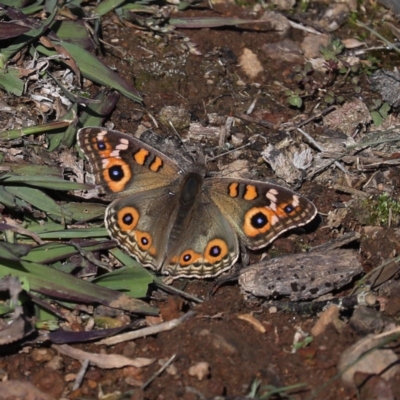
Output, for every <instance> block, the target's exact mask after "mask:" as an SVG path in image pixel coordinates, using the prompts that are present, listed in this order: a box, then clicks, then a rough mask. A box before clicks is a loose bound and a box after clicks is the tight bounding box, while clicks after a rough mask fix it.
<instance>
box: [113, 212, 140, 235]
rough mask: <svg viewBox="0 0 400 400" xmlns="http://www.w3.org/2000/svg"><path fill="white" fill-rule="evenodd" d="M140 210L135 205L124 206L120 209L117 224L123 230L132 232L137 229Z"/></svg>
mask: <svg viewBox="0 0 400 400" xmlns="http://www.w3.org/2000/svg"><path fill="white" fill-rule="evenodd" d="M139 218H140V214H139V211H138V210H137V209H136V208H134V207H124V208H121V209H120V210H119V211H118V214H117V224H118V227H119V228H120V229H121V230H122V231H123V232H130V231H132V230H133V229H135V227H136V225H137V223H138V222H139Z"/></svg>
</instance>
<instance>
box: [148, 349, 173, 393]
mask: <svg viewBox="0 0 400 400" xmlns="http://www.w3.org/2000/svg"><path fill="white" fill-rule="evenodd" d="M175 358H176V354H174V355H173V356H172V357H170V359H169V360H168V361H167V362H166V363H165V364H164V365H163V366H162V367H161V368H160V369H159V370H158V371H156V372H155V373H154V374H153V375H152V376H151V377H150V379H148V380H147V381H146V382H145V383H143V385H142V386H141V387H140V388H141V389H142V390H144V389H146V388H147V386H149V385H150V383H151V382H153V381H154V379H156V378H157V376H159V375H161V374H162V373H163V372H164V371H165V370H166V369H167V368H168V367H169V366H170V365H171V364H172V362H173V361H174V360H175Z"/></svg>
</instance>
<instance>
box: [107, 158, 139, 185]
mask: <svg viewBox="0 0 400 400" xmlns="http://www.w3.org/2000/svg"><path fill="white" fill-rule="evenodd" d="M103 178H104V180H105V181H106V182H107V186H108V188H109V189H110V190H111V191H113V192H121V191H122V190H124V188H125V185H126V184H127V183H128V182H129V180H130V179H131V178H132V172H131V169H130V167H129V165H128V164H127V163H126V162H124V161H122V160H121V159H119V158H109V159H107V164H106V166H105V168H104V170H103Z"/></svg>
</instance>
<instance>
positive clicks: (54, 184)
mask: <svg viewBox="0 0 400 400" xmlns="http://www.w3.org/2000/svg"><path fill="white" fill-rule="evenodd" d="M0 182H3V183H8V184H10V183H23V184H25V185H28V186H34V187H40V188H43V189H53V190H88V189H90V188H93V186H91V185H86V184H84V183H77V182H71V181H65V180H64V179H62V178H57V177H55V176H30V177H29V178H27V177H26V176H23V175H22V176H20V175H15V174H10V173H7V174H4V175H2V176H0Z"/></svg>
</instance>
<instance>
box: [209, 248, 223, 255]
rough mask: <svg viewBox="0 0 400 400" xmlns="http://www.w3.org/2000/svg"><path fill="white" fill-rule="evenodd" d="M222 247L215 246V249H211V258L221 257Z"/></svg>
mask: <svg viewBox="0 0 400 400" xmlns="http://www.w3.org/2000/svg"><path fill="white" fill-rule="evenodd" d="M221 251H222V250H221V247H219V246H213V247H211V249H210V256H211V257H218V256H220V255H221Z"/></svg>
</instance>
